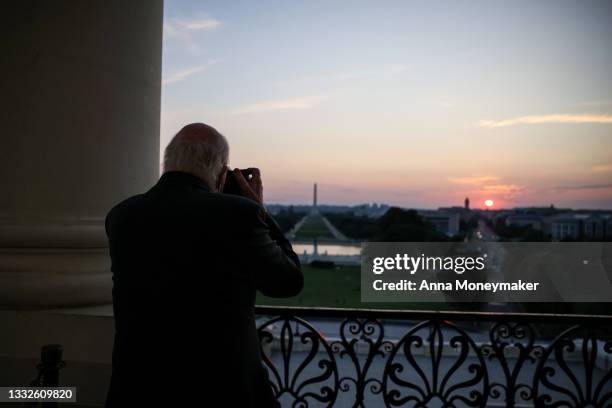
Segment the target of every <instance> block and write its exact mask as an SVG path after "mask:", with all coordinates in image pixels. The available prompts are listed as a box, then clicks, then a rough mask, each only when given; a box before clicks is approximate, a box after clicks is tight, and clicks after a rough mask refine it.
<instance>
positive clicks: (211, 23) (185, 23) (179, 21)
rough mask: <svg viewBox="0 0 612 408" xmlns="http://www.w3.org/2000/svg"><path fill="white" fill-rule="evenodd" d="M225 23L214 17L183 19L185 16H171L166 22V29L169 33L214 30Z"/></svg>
mask: <svg viewBox="0 0 612 408" xmlns="http://www.w3.org/2000/svg"><path fill="white" fill-rule="evenodd" d="M222 25H223V23H221V21H219V20H216V19H214V18H211V17H208V16H204V17H200V18H194V19H183V18H176V17H175V18H169V19H168V20H167V21H166V22H165V24H164V29H165V30H166V34H168V35H177V34H179V33H181V32H185V31H199V30H214V29H215V28H219V27H221V26H222Z"/></svg>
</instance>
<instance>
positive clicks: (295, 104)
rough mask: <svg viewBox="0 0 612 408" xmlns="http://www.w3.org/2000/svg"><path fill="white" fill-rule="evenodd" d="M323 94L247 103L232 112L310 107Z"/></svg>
mask: <svg viewBox="0 0 612 408" xmlns="http://www.w3.org/2000/svg"><path fill="white" fill-rule="evenodd" d="M323 97H324V96H323V95H315V96H304V97H297V98H287V99H278V100H270V101H261V102H256V103H253V104H251V105H247V106H245V107H243V108H239V109H237V110H236V111H234V112H233V113H234V114H245V113H246V114H248V113H264V112H273V111H281V110H302V109H312V108H314V107H316V106H317V105H318V103H319V101H320V100H321V99H323Z"/></svg>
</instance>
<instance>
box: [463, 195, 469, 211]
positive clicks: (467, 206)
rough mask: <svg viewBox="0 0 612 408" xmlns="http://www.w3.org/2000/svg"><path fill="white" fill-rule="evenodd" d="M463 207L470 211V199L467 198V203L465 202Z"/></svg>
mask: <svg viewBox="0 0 612 408" xmlns="http://www.w3.org/2000/svg"><path fill="white" fill-rule="evenodd" d="M463 207H464V208H465V209H466V210H469V209H470V199H469V198H468V197H465V201H464V204H463Z"/></svg>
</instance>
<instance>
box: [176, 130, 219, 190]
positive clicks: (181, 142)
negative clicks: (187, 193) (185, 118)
mask: <svg viewBox="0 0 612 408" xmlns="http://www.w3.org/2000/svg"><path fill="white" fill-rule="evenodd" d="M228 160H229V145H228V144H227V140H225V137H224V136H223V135H222V134H221V133H219V132H217V130H216V129H215V128H213V127H211V126H208V125H205V124H204V123H192V124H190V125H187V126H185V127H184V128H182V129H181V130H180V131H179V132H178V133H177V134H176V135H175V136H174V138H173V139H172V140H171V141H170V143H169V144H168V146H167V147H166V150H165V152H164V172H168V171H184V172H187V173H191V174H194V175H196V176H198V177H199V178H201V179H202V180H204V181H205V182H206V184H208V186H209V187H210V189H211V190H213V191H220V190H221V189H222V188H223V181H224V180H225V170H226V166H227V162H228Z"/></svg>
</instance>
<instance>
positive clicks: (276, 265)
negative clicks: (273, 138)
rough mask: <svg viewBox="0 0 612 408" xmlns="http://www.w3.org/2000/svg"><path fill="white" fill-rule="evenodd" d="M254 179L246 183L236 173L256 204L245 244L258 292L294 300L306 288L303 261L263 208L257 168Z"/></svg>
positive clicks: (259, 176)
mask: <svg viewBox="0 0 612 408" xmlns="http://www.w3.org/2000/svg"><path fill="white" fill-rule="evenodd" d="M247 172H248V173H250V175H251V179H250V180H249V181H247V180H246V179H245V178H244V176H243V175H242V171H240V169H234V176H235V177H236V182H237V183H238V185H239V186H240V188H241V190H242V193H243V195H244V196H245V197H246V198H249V199H251V200H252V201H254V203H255V205H254V206H252V207H251V208H252V209H253V210H252V211H254V212H256V214H249V215H251V217H250V219H251V220H254V221H253V223H251V222H249V223H247V225H252V228H251V230H250V231H249V234H248V239H247V243H246V247H247V253H248V256H249V259H248V261H249V264H250V265H251V267H252V269H253V271H252V272H253V275H252V276H253V283H254V285H255V288H256V289H257V290H259V291H260V292H261V293H263V294H264V295H266V296H271V297H291V296H295V295H297V294H298V293H300V291H301V290H302V287H303V286H304V275H303V274H302V268H301V265H300V260H299V258H298V256H297V255H296V253H295V252H293V248H291V244H290V243H289V241H288V240H287V239H286V238H285V236H284V235H283V233H282V232H281V230H280V228H279V227H278V224H277V223H276V221H274V219H273V218H272V217H271V216H270V215H268V214H267V212H266V210H265V209H264V207H263V184H262V182H261V174H260V172H259V169H257V168H253V167H251V168H248V169H247Z"/></svg>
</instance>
